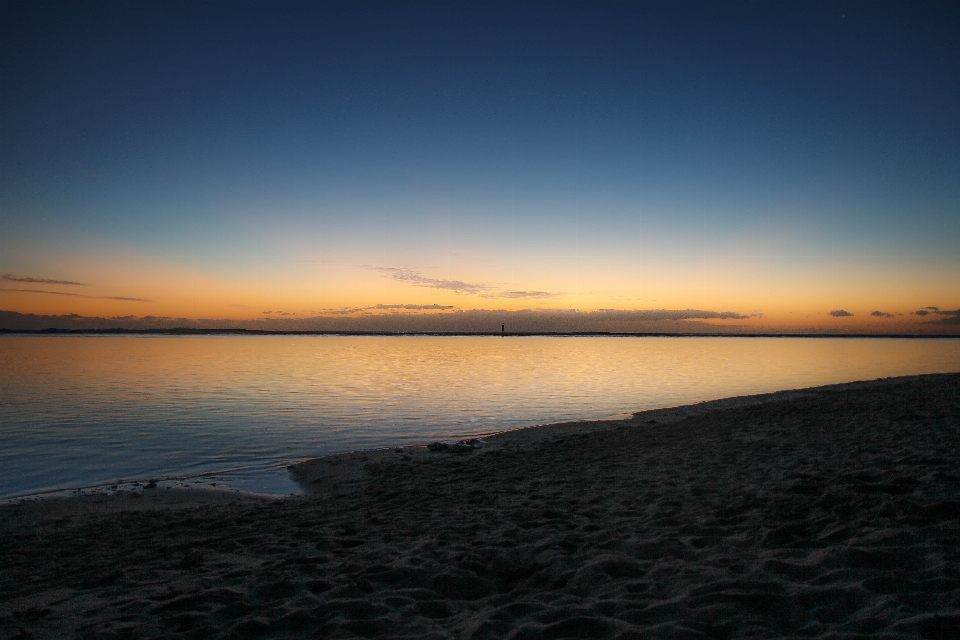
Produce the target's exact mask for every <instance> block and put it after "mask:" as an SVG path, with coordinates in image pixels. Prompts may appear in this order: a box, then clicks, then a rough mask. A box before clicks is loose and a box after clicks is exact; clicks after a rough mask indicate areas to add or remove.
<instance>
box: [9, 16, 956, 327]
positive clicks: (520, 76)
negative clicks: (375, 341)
mask: <svg viewBox="0 0 960 640" xmlns="http://www.w3.org/2000/svg"><path fill="white" fill-rule="evenodd" d="M957 33H960V9H958V7H957V5H956V4H955V3H939V2H937V3H927V4H924V3H909V4H907V3H885V4H880V3H872V2H871V3H836V2H833V3H737V4H733V5H731V4H725V3H679V2H671V3H603V2H543V3H540V2H522V3H491V2H483V3H470V4H467V3H448V2H444V3H424V2H417V3H392V2H391V3H375V2H350V3H238V2H233V3H195V2H187V3H175V2H167V3H122V2H115V3H112V2H105V3H86V2H79V3H75V2H73V3H56V2H51V3H36V2H7V3H4V4H3V6H2V8H0V73H2V75H0V82H2V87H3V98H2V101H0V168H2V171H0V310H2V311H6V312H13V313H12V314H9V313H8V314H5V315H3V316H2V319H3V322H4V323H6V325H4V326H0V328H25V327H32V328H43V327H45V326H52V325H54V324H58V323H59V324H62V323H66V325H65V326H72V325H70V322H73V321H68V320H64V319H63V318H61V316H65V315H69V314H76V315H79V316H88V317H96V318H100V319H102V320H98V321H97V322H99V323H100V324H99V325H97V326H101V325H103V326H138V327H139V326H161V325H162V326H172V325H177V326H179V325H190V324H193V325H196V326H246V327H250V326H263V327H266V328H280V329H282V328H295V329H310V328H316V329H336V328H338V327H342V328H346V329H363V330H380V329H385V330H391V329H403V330H409V329H410V328H414V329H416V328H423V329H429V330H435V329H438V328H439V329H440V330H451V331H456V330H484V331H499V329H500V324H501V322H512V323H513V326H514V327H516V326H520V325H522V326H523V327H524V328H532V329H535V328H542V329H545V330H547V329H548V330H614V331H643V330H664V331H684V330H688V329H689V330H693V329H696V330H723V331H743V332H756V331H774V332H779V331H786V332H795V331H801V332H802V331H815V332H816V331H828V332H830V331H838V332H865V333H902V332H929V333H960V251H958V250H957V247H960V82H957V79H958V78H960V39H958V38H957V35H956V34H957ZM681 311H682V312H684V313H685V315H684V313H678V312H681ZM18 314H19V315H18ZM24 314H33V315H32V316H29V317H28V316H27V315H24ZM538 314H539V315H538ZM618 314H619V315H618ZM398 315H399V316H403V319H402V320H398V319H397V316H398ZM37 316H40V317H39V318H37ZM436 316H449V318H448V319H446V320H440V319H437V318H436ZM501 317H502V318H505V319H506V320H502V321H501V319H500V318H501ZM10 318H13V319H12V320H10ZM144 318H147V320H144ZM523 319H525V320H523ZM521 320H522V321H521ZM11 323H12V324H11ZM31 323H32V324H31ZM524 323H525V324H524ZM0 324H2V323H0ZM13 325H17V326H13ZM21 325H22V326H21Z"/></svg>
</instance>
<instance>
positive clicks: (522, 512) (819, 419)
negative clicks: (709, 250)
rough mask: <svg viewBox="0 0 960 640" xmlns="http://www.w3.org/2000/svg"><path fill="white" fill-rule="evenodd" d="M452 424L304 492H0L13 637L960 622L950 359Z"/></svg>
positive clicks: (546, 632)
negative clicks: (480, 427) (613, 413)
mask: <svg viewBox="0 0 960 640" xmlns="http://www.w3.org/2000/svg"><path fill="white" fill-rule="evenodd" d="M476 444H479V445H480V446H475V445H476ZM438 449H439V450H438V451H430V450H429V449H428V448H427V447H426V446H420V447H401V448H395V449H380V450H372V451H359V452H353V453H349V454H339V455H335V456H327V457H323V458H316V459H312V460H306V461H303V462H301V463H299V464H297V465H294V466H293V467H292V468H291V469H290V473H291V476H292V477H293V478H294V479H295V480H296V481H297V482H298V483H299V484H300V485H301V486H303V487H304V489H305V494H304V495H303V496H296V497H285V498H280V499H277V498H273V499H271V498H267V497H263V496H253V495H249V494H238V493H236V492H226V491H223V492H215V491H206V490H204V491H190V490H174V489H164V488H159V489H151V490H143V491H142V492H140V493H132V492H126V493H122V494H120V495H117V496H86V497H74V498H62V499H61V498H55V499H48V500H40V501H27V502H24V503H22V504H13V505H9V506H3V507H0V531H2V532H3V534H4V535H3V542H2V543H0V550H2V553H0V564H2V565H3V566H4V567H6V570H5V571H4V572H3V577H2V578H0V593H2V594H3V595H2V597H0V638H3V639H4V640H5V639H6V638H15V637H17V638H27V637H30V638H45V637H63V636H65V635H66V636H77V637H88V636H89V637H144V638H146V637H183V638H190V637H278V638H280V637H283V638H287V637H357V636H360V637H384V638H387V637H436V638H477V639H479V638H488V637H489V638H499V637H514V638H562V637H585V636H588V637H609V638H630V637H690V638H700V637H702V638H721V637H722V638H733V637H748V636H757V635H766V636H769V637H791V636H794V637H795V636H804V637H820V636H828V635H831V634H833V635H832V636H831V637H851V638H852V637H877V638H908V637H909V638H916V637H925V638H938V637H948V636H947V635H942V634H945V633H946V631H943V630H946V629H953V628H955V626H956V625H958V624H960V550H958V549H960V545H958V542H960V472H957V471H956V470H957V469H960V374H956V373H954V374H931V375H923V376H913V377H905V378H888V379H881V380H875V381H864V382H856V383H848V384H841V385H830V386H827V387H817V388H811V389H800V390H792V391H781V392H776V393H771V394H763V395H760V396H745V397H740V398H727V399H723V400H714V401H708V402H702V403H698V404H695V405H688V406H684V407H675V408H669V409H656V410H651V411H644V412H640V413H636V414H634V415H633V416H632V417H631V418H629V419H624V420H605V421H591V422H586V421H585V422H567V423H559V424H552V425H541V426H536V427H527V428H524V429H517V430H512V431H506V432H502V433H497V434H492V435H489V436H484V437H482V438H481V442H480V443H473V444H471V445H470V446H466V447H463V448H457V447H453V448H446V449H445V448H443V447H439V448H438ZM938 634H940V635H938Z"/></svg>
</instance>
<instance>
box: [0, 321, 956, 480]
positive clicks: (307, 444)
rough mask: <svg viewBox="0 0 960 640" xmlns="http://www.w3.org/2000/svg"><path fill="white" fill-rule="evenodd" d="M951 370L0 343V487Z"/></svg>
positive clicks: (781, 342) (897, 350)
mask: <svg viewBox="0 0 960 640" xmlns="http://www.w3.org/2000/svg"><path fill="white" fill-rule="evenodd" d="M947 371H960V340H896V339H797V338H603V337H584V338H556V337H554V338H550V337H524V338H499V337H345V336H150V337H140V336H137V337H133V336H123V337H94V336H72V337H60V336H4V337H0V497H11V496H20V495H26V494H34V493H39V492H43V491H50V490H58V489H66V488H75V487H83V486H91V485H98V484H103V483H111V482H115V481H117V480H118V479H121V478H122V479H125V480H136V479H146V478H150V477H174V476H180V477H188V476H194V477H195V476H198V475H199V474H204V473H211V472H215V473H213V475H211V476H209V477H207V479H206V482H210V478H213V479H215V480H217V481H219V483H220V484H221V485H226V486H229V487H234V488H240V489H244V490H249V491H259V492H264V493H287V492H292V491H294V490H295V488H294V486H293V485H292V483H291V482H290V481H289V479H288V478H287V475H286V471H285V469H284V466H285V465H287V464H290V463H292V462H295V461H298V460H302V459H304V458H307V457H312V456H317V455H322V454H328V453H334V452H340V451H349V450H356V449H363V448H372V447H382V446H393V445H398V444H423V443H426V442H429V441H432V440H436V439H443V438H455V437H459V436H464V435H471V434H481V433H489V432H492V431H500V430H504V429H509V428H514V427H520V426H524V425H531V424H541V423H546V422H554V421H560V420H568V419H574V418H605V417H612V416H622V415H625V414H630V413H632V412H634V411H639V410H642V409H650V408H657V407H665V406H675V405H679V404H687V403H691V402H697V401H701V400H710V399H715V398H723V397H728V396H735V395H744V394H754V393H763V392H769V391H776V390H780V389H792V388H799V387H809V386H814V385H820V384H828V383H836V382H848V381H852V380H865V379H873V378H878V377H886V376H897V375H908V374H917V373H934V372H947Z"/></svg>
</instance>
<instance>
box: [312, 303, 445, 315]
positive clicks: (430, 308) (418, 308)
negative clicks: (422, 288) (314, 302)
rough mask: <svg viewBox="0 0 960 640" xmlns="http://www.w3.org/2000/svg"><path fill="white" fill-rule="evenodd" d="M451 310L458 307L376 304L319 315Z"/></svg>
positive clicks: (327, 311) (322, 312)
mask: <svg viewBox="0 0 960 640" xmlns="http://www.w3.org/2000/svg"><path fill="white" fill-rule="evenodd" d="M451 309H456V307H455V306H453V305H451V304H375V305H371V306H369V307H344V308H342V309H325V310H323V311H320V312H317V313H319V314H320V315H330V314H333V315H349V314H351V313H360V312H362V311H401V310H402V311H450V310H451Z"/></svg>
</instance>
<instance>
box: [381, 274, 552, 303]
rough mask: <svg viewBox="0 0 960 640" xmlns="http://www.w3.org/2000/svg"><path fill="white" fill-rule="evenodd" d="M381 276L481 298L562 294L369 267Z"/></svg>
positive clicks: (538, 296) (545, 296) (518, 297)
mask: <svg viewBox="0 0 960 640" xmlns="http://www.w3.org/2000/svg"><path fill="white" fill-rule="evenodd" d="M370 268H371V269H374V270H376V271H379V272H380V273H382V274H383V276H384V277H386V278H390V279H392V280H397V281H398V282H405V283H407V284H412V285H414V286H417V287H429V288H431V289H444V290H446V291H453V292H455V293H466V294H472V295H479V296H480V297H481V298H487V299H496V298H513V299H536V298H557V297H559V296H560V295H562V294H559V293H553V292H550V291H511V290H503V289H500V288H499V287H495V286H493V285H490V284H485V283H478V282H464V281H463V280H444V279H440V278H428V277H426V276H424V275H422V274H420V273H418V272H416V271H414V270H413V269H405V268H400V267H370Z"/></svg>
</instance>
